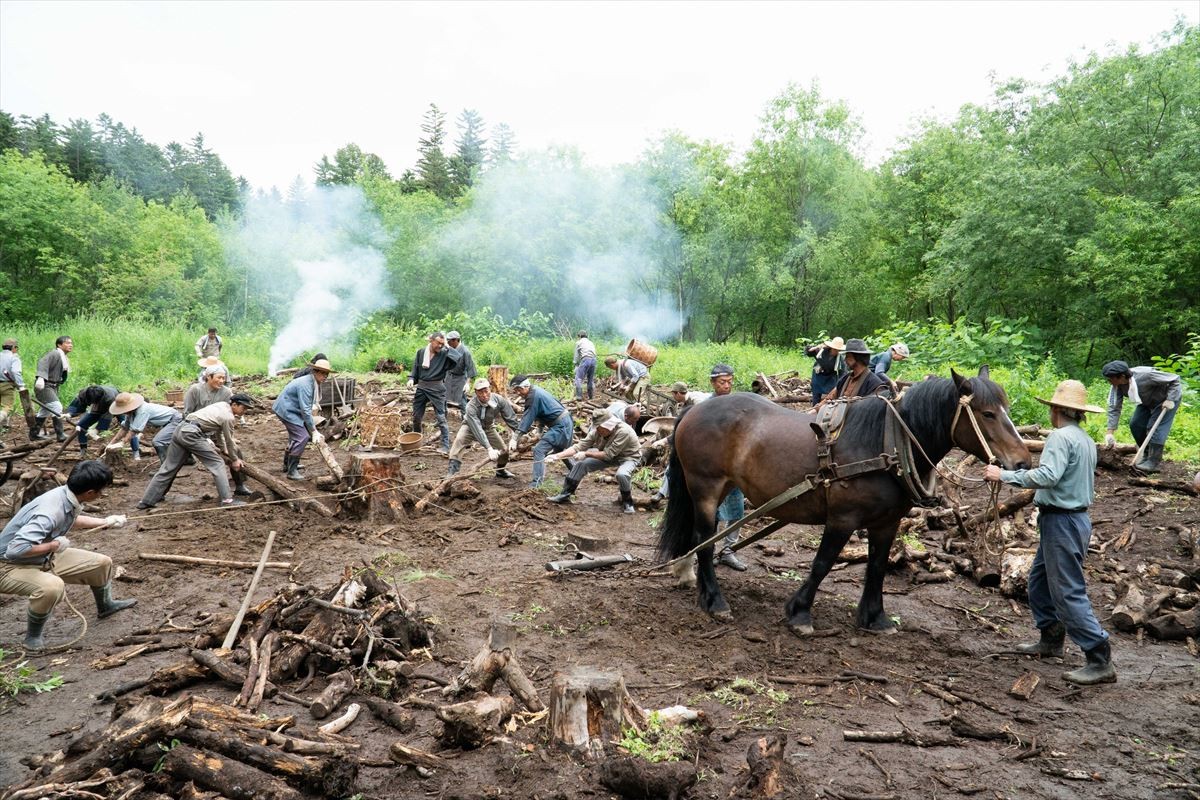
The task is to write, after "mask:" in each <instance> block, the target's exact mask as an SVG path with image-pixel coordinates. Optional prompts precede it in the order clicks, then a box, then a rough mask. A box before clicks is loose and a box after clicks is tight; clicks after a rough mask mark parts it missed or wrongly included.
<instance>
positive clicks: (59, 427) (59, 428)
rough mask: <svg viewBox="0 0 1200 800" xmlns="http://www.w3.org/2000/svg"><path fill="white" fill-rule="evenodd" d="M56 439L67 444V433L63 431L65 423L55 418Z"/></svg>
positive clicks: (59, 418)
mask: <svg viewBox="0 0 1200 800" xmlns="http://www.w3.org/2000/svg"><path fill="white" fill-rule="evenodd" d="M54 439H55V441H59V442H65V441H66V440H67V433H66V431H64V430H63V421H62V418H61V417H55V418H54Z"/></svg>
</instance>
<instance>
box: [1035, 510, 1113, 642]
mask: <svg viewBox="0 0 1200 800" xmlns="http://www.w3.org/2000/svg"><path fill="white" fill-rule="evenodd" d="M1038 531H1039V532H1040V533H1041V542H1039V543H1038V549H1037V555H1036V556H1035V557H1034V559H1033V568H1032V569H1030V570H1029V608H1030V610H1032V611H1033V622H1034V624H1035V625H1037V627H1038V628H1039V629H1040V628H1047V627H1049V626H1051V625H1053V624H1054V623H1056V622H1061V623H1062V624H1063V625H1065V626H1066V628H1067V635H1068V636H1070V637H1071V641H1073V642H1075V644H1077V645H1079V646H1080V648H1082V649H1083V650H1084V652H1086V651H1088V650H1091V649H1092V648H1094V647H1097V646H1098V645H1100V644H1103V643H1104V641H1105V640H1106V639H1108V634H1107V633H1105V632H1104V629H1103V628H1101V627H1100V622H1099V621H1098V620H1097V619H1096V614H1095V613H1094V612H1093V611H1092V603H1091V601H1090V600H1089V599H1088V596H1087V584H1086V582H1085V580H1084V575H1083V558H1084V556H1085V555H1086V554H1087V549H1088V542H1090V541H1091V538H1092V520H1091V518H1090V517H1089V516H1088V514H1087V512H1086V511H1082V512H1079V513H1077V514H1053V513H1046V512H1045V511H1042V512H1040V513H1039V514H1038Z"/></svg>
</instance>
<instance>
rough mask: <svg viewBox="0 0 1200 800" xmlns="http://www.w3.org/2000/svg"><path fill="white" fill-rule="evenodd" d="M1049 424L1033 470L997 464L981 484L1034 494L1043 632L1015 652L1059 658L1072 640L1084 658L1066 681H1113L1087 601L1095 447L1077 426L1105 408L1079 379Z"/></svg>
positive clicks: (1036, 611)
mask: <svg viewBox="0 0 1200 800" xmlns="http://www.w3.org/2000/svg"><path fill="white" fill-rule="evenodd" d="M1038 400H1039V402H1042V403H1045V404H1046V405H1048V406H1050V424H1051V425H1053V427H1054V430H1053V431H1051V433H1050V435H1049V436H1048V437H1046V444H1045V447H1044V449H1043V450H1042V457H1041V460H1040V462H1039V463H1038V466H1037V468H1036V469H1019V470H1006V469H1000V467H998V466H995V465H994V464H990V465H988V466H987V467H986V468H985V469H984V478H985V479H987V480H989V481H992V482H994V483H998V482H1004V483H1010V484H1012V485H1014V486H1022V487H1025V488H1027V489H1037V493H1036V494H1034V496H1033V499H1034V502H1035V503H1037V507H1038V532H1039V533H1040V534H1041V536H1040V541H1039V542H1038V550H1037V556H1036V557H1035V558H1034V560H1033V568H1032V569H1031V570H1030V571H1029V608H1030V610H1031V611H1032V612H1033V621H1034V624H1036V625H1037V627H1038V629H1039V630H1040V631H1041V638H1040V640H1039V641H1036V642H1029V643H1026V644H1019V645H1017V646H1016V648H1015V650H1016V652H1018V653H1025V654H1027V655H1034V656H1057V657H1059V658H1061V657H1062V654H1063V642H1064V640H1065V638H1066V636H1067V635H1068V634H1070V636H1071V641H1073V642H1075V643H1076V644H1077V645H1079V646H1080V647H1081V648H1082V649H1083V652H1084V653H1085V654H1086V656H1087V664H1085V665H1084V666H1083V667H1081V668H1080V669H1076V670H1072V671H1070V672H1065V673H1063V676H1062V677H1063V680H1065V681H1069V682H1070V683H1076V684H1079V685H1081V686H1090V685H1091V684H1095V683H1112V682H1114V681H1116V679H1117V672H1116V670H1115V669H1114V668H1113V665H1112V649H1111V647H1110V645H1109V640H1108V634H1107V633H1105V632H1104V629H1103V628H1101V627H1100V623H1099V622H1098V621H1097V620H1096V614H1095V612H1094V611H1093V610H1092V604H1091V601H1089V600H1088V595H1087V584H1086V579H1085V577H1084V573H1083V559H1084V557H1085V556H1086V555H1087V550H1088V542H1089V541H1090V540H1091V538H1092V520H1091V518H1090V517H1089V516H1088V506H1090V505H1091V504H1092V499H1093V497H1094V493H1093V484H1092V481H1093V475H1092V473H1093V472H1094V471H1095V469H1096V443H1095V442H1093V441H1092V439H1091V437H1089V436H1088V435H1087V433H1085V432H1084V430H1083V428H1081V427H1080V426H1079V423H1080V421H1081V420H1082V419H1083V415H1084V412H1091V413H1093V414H1099V413H1101V412H1103V411H1104V409H1102V408H1100V407H1099V406H1093V405H1088V402H1087V389H1086V388H1085V387H1084V385H1083V384H1082V383H1080V382H1079V381H1070V380H1068V381H1063V382H1062V383H1060V384H1059V385H1058V388H1056V389H1055V390H1054V396H1053V397H1051V398H1050V399H1049V400H1043V399H1042V398H1040V397H1039V398H1038Z"/></svg>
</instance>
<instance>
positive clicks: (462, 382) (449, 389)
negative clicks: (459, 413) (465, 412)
mask: <svg viewBox="0 0 1200 800" xmlns="http://www.w3.org/2000/svg"><path fill="white" fill-rule="evenodd" d="M446 346H447V347H450V348H452V349H454V350H457V351H458V363H457V364H455V365H454V366H453V367H451V368H450V371H449V372H447V373H446V402H447V403H453V404H454V405H456V406H457V407H458V408H459V409H460V410H461V409H464V408H466V407H467V402H468V398H467V382H468V381H470V382H472V383H473V382H474V381H475V376H476V375H477V374H478V373H477V372H476V370H475V359H474V358H473V357H472V356H471V351H470V350H469V349H468V348H467V346H466V345H465V344H463V343H462V334H461V333H459V332H458V331H450V332H449V333H447V334H446ZM489 386H490V384H489Z"/></svg>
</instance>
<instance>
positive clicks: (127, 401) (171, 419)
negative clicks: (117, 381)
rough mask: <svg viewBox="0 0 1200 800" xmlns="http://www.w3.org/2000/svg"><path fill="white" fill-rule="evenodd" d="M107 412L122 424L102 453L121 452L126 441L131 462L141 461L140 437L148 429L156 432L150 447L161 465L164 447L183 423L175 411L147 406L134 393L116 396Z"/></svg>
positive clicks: (165, 454) (164, 451)
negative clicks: (153, 429)
mask: <svg viewBox="0 0 1200 800" xmlns="http://www.w3.org/2000/svg"><path fill="white" fill-rule="evenodd" d="M203 385H204V384H201V383H197V384H196V386H203ZM109 412H110V413H112V414H113V415H114V416H117V417H120V418H122V419H123V421H122V422H121V428H120V430H118V431H117V433H116V435H115V436H113V437H112V441H110V442H109V443H108V445H107V446H106V447H105V448H104V450H105V452H107V451H109V450H119V449H121V448H122V447H124V446H125V440H126V439H129V448H130V450H132V451H133V460H134V461H141V460H142V450H141V436H142V433H143V432H144V431H145V430H146V428H147V427H150V428H157V429H158V432H157V433H156V434H154V439H153V444H154V452H155V453H157V454H158V460H159V461H160V462H161V461H163V460H164V459H165V458H166V457H167V448H169V447H170V446H171V437H172V436H174V435H175V429H176V428H178V427H179V423H181V422H183V415H182V414H180V413H179V412H178V411H176V410H175V409H173V408H171V407H170V406H164V405H159V404H158V403H147V402H146V398H145V397H143V396H142V395H140V394H137V393H136V392H121V393H120V394H118V395H117V397H116V399H115V400H113V402H112V405H111V406H109Z"/></svg>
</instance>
